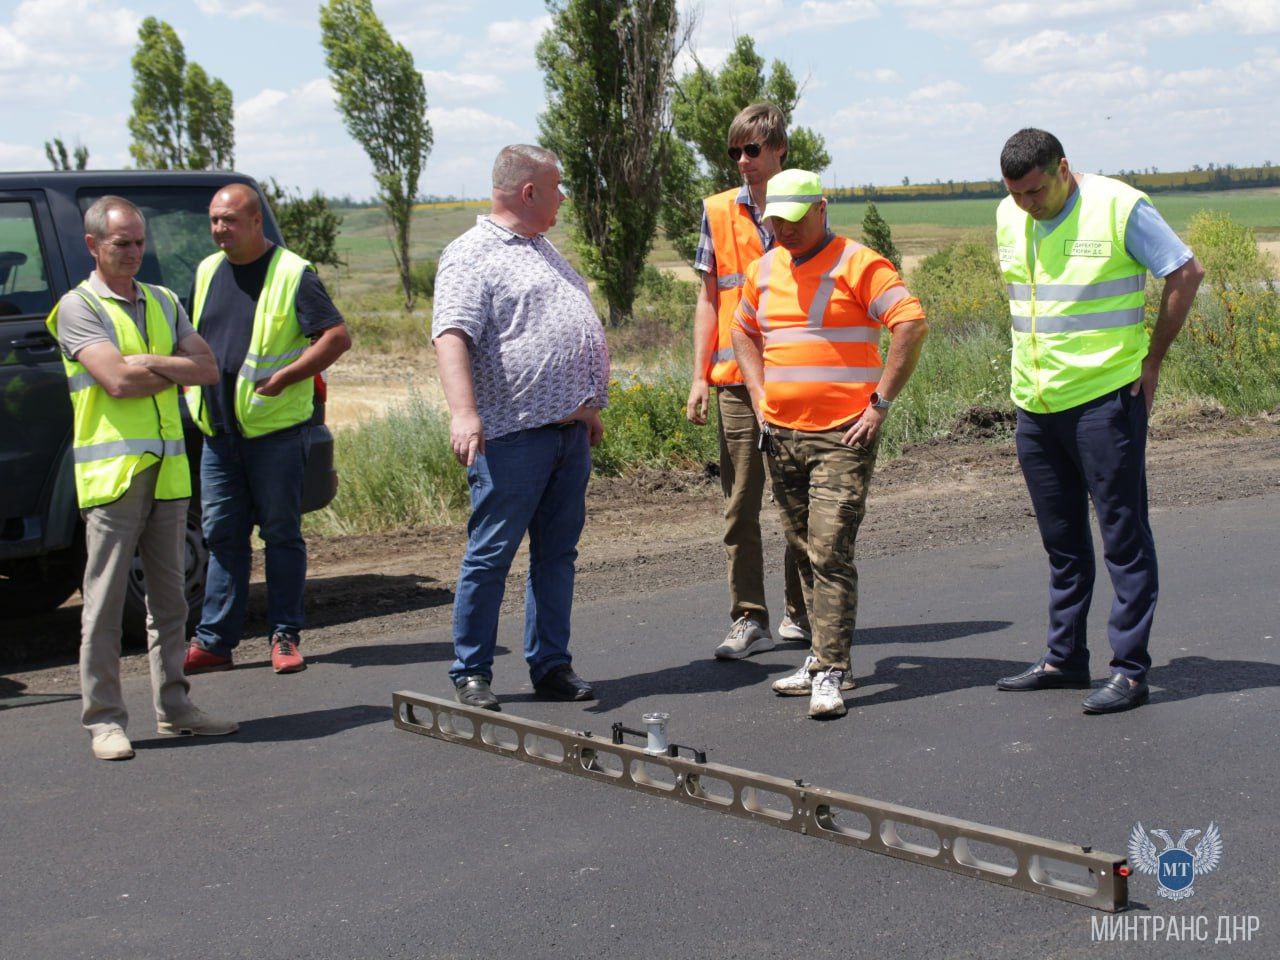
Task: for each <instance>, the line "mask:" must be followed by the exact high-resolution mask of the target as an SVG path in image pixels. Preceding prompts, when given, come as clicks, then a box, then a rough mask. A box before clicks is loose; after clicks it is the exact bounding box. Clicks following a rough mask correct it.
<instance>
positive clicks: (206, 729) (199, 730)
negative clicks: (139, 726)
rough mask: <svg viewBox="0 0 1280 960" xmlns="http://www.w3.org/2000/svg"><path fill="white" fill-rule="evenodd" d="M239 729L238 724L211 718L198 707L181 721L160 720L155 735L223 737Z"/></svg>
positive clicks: (232, 721)
mask: <svg viewBox="0 0 1280 960" xmlns="http://www.w3.org/2000/svg"><path fill="white" fill-rule="evenodd" d="M239 729H240V724H238V723H236V722H235V721H234V720H223V719H222V718H221V717H211V716H209V714H207V713H205V712H204V711H203V710H201V709H200V708H199V707H192V708H191V712H190V713H189V714H187V715H186V716H185V717H183V718H182V719H181V720H160V721H157V723H156V733H158V734H160V736H162V737H225V736H227V735H228V734H232V733H235V732H236V731H237V730H239Z"/></svg>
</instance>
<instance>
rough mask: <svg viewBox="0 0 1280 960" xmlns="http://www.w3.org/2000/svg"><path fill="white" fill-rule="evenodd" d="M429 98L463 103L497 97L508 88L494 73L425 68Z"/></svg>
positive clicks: (424, 74)
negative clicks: (457, 71) (455, 71)
mask: <svg viewBox="0 0 1280 960" xmlns="http://www.w3.org/2000/svg"><path fill="white" fill-rule="evenodd" d="M422 79H423V81H424V82H425V83H426V85H427V100H428V101H429V102H431V103H444V104H450V103H461V102H465V101H470V100H484V99H487V98H489V97H496V96H498V95H499V94H501V93H503V92H504V91H505V90H506V84H504V83H503V82H502V78H501V77H499V76H497V75H496V74H492V73H451V72H450V71H448V70H423V71H422Z"/></svg>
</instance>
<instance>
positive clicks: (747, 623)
mask: <svg viewBox="0 0 1280 960" xmlns="http://www.w3.org/2000/svg"><path fill="white" fill-rule="evenodd" d="M772 649H773V635H772V634H771V633H769V631H768V629H767V628H765V627H762V626H760V624H758V623H756V621H754V620H752V619H751V618H750V617H739V618H738V619H737V620H735V621H733V626H732V627H730V628H729V635H728V636H727V637H725V638H724V643H722V644H720V646H718V647H716V659H717V660H741V659H742V658H743V657H749V656H751V654H753V653H764V651H766V650H772Z"/></svg>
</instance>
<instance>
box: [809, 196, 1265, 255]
mask: <svg viewBox="0 0 1280 960" xmlns="http://www.w3.org/2000/svg"><path fill="white" fill-rule="evenodd" d="M1151 202H1152V203H1153V204H1155V207H1156V209H1157V210H1159V211H1160V213H1161V214H1162V215H1163V216H1164V218H1165V220H1167V221H1168V222H1169V225H1170V226H1171V227H1173V229H1174V230H1176V231H1178V232H1179V233H1183V232H1185V231H1186V229H1187V223H1188V222H1189V221H1190V219H1191V217H1192V216H1193V215H1194V214H1195V213H1197V212H1198V211H1200V210H1217V211H1220V212H1222V213H1227V214H1230V215H1231V219H1232V220H1234V221H1235V222H1236V223H1238V224H1240V225H1242V226H1246V227H1252V228H1253V230H1254V232H1255V234H1256V235H1257V237H1258V239H1259V240H1269V239H1277V238H1280V191H1277V190H1273V189H1262V190H1216V191H1205V192H1200V193H1157V194H1155V195H1153V196H1152V198H1151ZM998 204H999V201H998V200H902V201H886V202H883V203H877V204H876V208H877V209H878V210H879V211H880V215H881V216H882V217H884V219H885V222H887V223H888V224H889V227H890V229H891V230H892V231H893V238H894V241H895V242H896V243H897V244H898V246H899V247H900V248H901V249H902V251H903V252H904V253H914V254H920V253H932V252H933V251H934V250H936V249H938V248H939V247H941V246H942V245H943V244H945V243H947V242H948V241H950V240H954V239H956V238H957V237H959V236H960V235H962V234H964V233H967V232H970V231H973V230H984V231H987V230H990V231H993V232H994V230H995V219H996V206H997V205H998ZM828 211H829V212H828V216H829V218H830V221H831V226H832V228H833V229H834V230H835V231H836V232H837V233H843V234H846V235H849V236H858V235H859V234H860V233H861V232H862V217H863V214H864V213H865V212H866V205H865V204H863V203H833V204H831V205H830V207H828Z"/></svg>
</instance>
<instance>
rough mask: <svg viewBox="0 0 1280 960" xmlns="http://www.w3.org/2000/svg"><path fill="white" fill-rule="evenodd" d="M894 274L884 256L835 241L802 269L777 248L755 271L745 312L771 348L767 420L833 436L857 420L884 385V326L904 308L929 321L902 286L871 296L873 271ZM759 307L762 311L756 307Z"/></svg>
mask: <svg viewBox="0 0 1280 960" xmlns="http://www.w3.org/2000/svg"><path fill="white" fill-rule="evenodd" d="M873 265H875V266H880V267H882V268H888V269H889V270H892V269H893V268H892V267H891V266H889V264H888V261H885V260H884V258H883V257H881V256H880V255H879V254H878V253H876V252H875V251H873V250H870V249H868V248H867V247H864V246H863V245H862V244H860V243H857V242H855V241H853V240H849V239H847V238H845V237H834V238H832V239H831V241H830V242H829V243H828V244H827V245H826V247H825V248H823V249H822V250H821V251H819V252H818V253H817V254H816V255H815V256H814V257H813V258H812V259H809V260H806V261H805V262H804V263H803V264H801V265H799V266H796V265H795V263H794V262H793V261H792V259H791V254H790V253H789V252H788V251H787V250H786V249H784V248H782V247H774V248H773V249H772V250H770V251H769V252H768V253H766V254H765V255H764V256H763V257H761V258H760V259H759V260H757V261H756V262H755V263H754V264H752V265H751V266H750V267H749V268H748V272H747V276H748V283H749V284H750V287H751V291H750V296H749V297H747V298H744V299H743V300H742V303H741V305H740V306H739V311H740V313H741V315H742V317H743V318H744V320H745V321H747V322H748V323H754V325H755V326H756V327H757V328H758V329H759V332H760V336H761V338H762V339H763V341H764V401H763V403H762V404H761V408H760V409H761V413H762V415H763V416H764V418H765V420H766V421H767V422H769V423H771V424H774V425H776V426H780V427H789V428H791V429H794V430H806V431H819V430H833V429H835V428H836V427H839V426H841V425H843V424H847V423H849V422H850V421H852V420H853V419H855V418H856V417H858V416H859V415H860V414H861V413H862V411H863V410H865V409H866V407H867V404H868V403H870V400H871V394H872V393H873V392H874V391H875V389H876V386H877V385H878V384H879V382H880V375H881V372H882V367H883V362H882V360H881V358H880V331H881V330H882V329H884V327H883V321H882V318H884V317H886V316H887V315H888V313H889V311H890V310H891V309H892V308H894V307H896V306H897V305H898V304H900V303H902V301H904V300H911V301H913V302H914V314H915V316H912V317H910V318H911V319H917V318H918V319H923V317H924V313H923V311H922V310H920V306H919V301H918V300H916V299H915V298H914V297H912V296H911V294H910V292H909V291H908V290H907V288H906V287H905V286H904V285H903V284H902V282H901V280H900V279H897V275H896V273H895V274H894V279H895V280H896V281H897V282H896V283H891V284H889V285H887V286H884V288H883V289H882V290H881V291H880V292H879V293H877V294H876V296H875V297H874V298H873V299H870V298H868V297H867V296H866V295H865V286H866V284H865V283H864V282H863V281H864V279H865V274H866V271H867V270H868V268H870V267H872V266H873ZM752 301H754V302H755V306H753V305H752Z"/></svg>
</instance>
